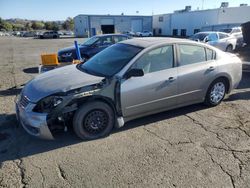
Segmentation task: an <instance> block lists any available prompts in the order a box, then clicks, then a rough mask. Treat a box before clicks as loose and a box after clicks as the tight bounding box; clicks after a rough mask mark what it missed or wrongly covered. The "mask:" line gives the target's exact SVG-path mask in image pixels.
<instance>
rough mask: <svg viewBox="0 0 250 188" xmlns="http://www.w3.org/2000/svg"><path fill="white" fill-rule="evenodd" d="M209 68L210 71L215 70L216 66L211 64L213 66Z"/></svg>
mask: <svg viewBox="0 0 250 188" xmlns="http://www.w3.org/2000/svg"><path fill="white" fill-rule="evenodd" d="M207 70H208V71H214V70H215V68H214V67H213V66H211V67H209V68H208V69H207Z"/></svg>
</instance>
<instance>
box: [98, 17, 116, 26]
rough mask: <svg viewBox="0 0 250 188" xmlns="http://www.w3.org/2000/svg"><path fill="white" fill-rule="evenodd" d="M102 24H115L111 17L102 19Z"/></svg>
mask: <svg viewBox="0 0 250 188" xmlns="http://www.w3.org/2000/svg"><path fill="white" fill-rule="evenodd" d="M101 25H114V19H110V18H105V19H101Z"/></svg>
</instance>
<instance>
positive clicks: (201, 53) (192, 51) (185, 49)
mask: <svg viewBox="0 0 250 188" xmlns="http://www.w3.org/2000/svg"><path fill="white" fill-rule="evenodd" d="M179 57H180V59H179V66H184V65H191V64H194V63H200V62H204V61H206V52H205V48H204V47H200V46H195V45H187V44H181V45H179Z"/></svg>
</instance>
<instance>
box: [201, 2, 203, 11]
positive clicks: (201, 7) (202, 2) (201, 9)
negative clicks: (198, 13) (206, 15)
mask: <svg viewBox="0 0 250 188" xmlns="http://www.w3.org/2000/svg"><path fill="white" fill-rule="evenodd" d="M203 9H204V0H202V6H201V10H203Z"/></svg>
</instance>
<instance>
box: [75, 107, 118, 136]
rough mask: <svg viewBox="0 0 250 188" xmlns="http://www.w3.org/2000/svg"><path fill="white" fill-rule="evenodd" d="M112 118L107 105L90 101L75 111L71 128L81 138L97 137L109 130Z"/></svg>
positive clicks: (112, 115)
mask: <svg viewBox="0 0 250 188" xmlns="http://www.w3.org/2000/svg"><path fill="white" fill-rule="evenodd" d="M114 119H115V118H114V112H113V110H112V108H111V107H110V106H109V105H107V104H106V103H104V102H90V103H86V104H83V105H82V106H81V107H80V108H79V109H78V110H77V111H76V113H75V115H74V118H73V128H74V131H75V133H76V135H77V136H78V137H80V138H81V139H84V140H86V139H87V140H92V139H97V138H100V137H104V136H106V135H108V134H109V133H110V132H111V130H112V129H113V127H114Z"/></svg>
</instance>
